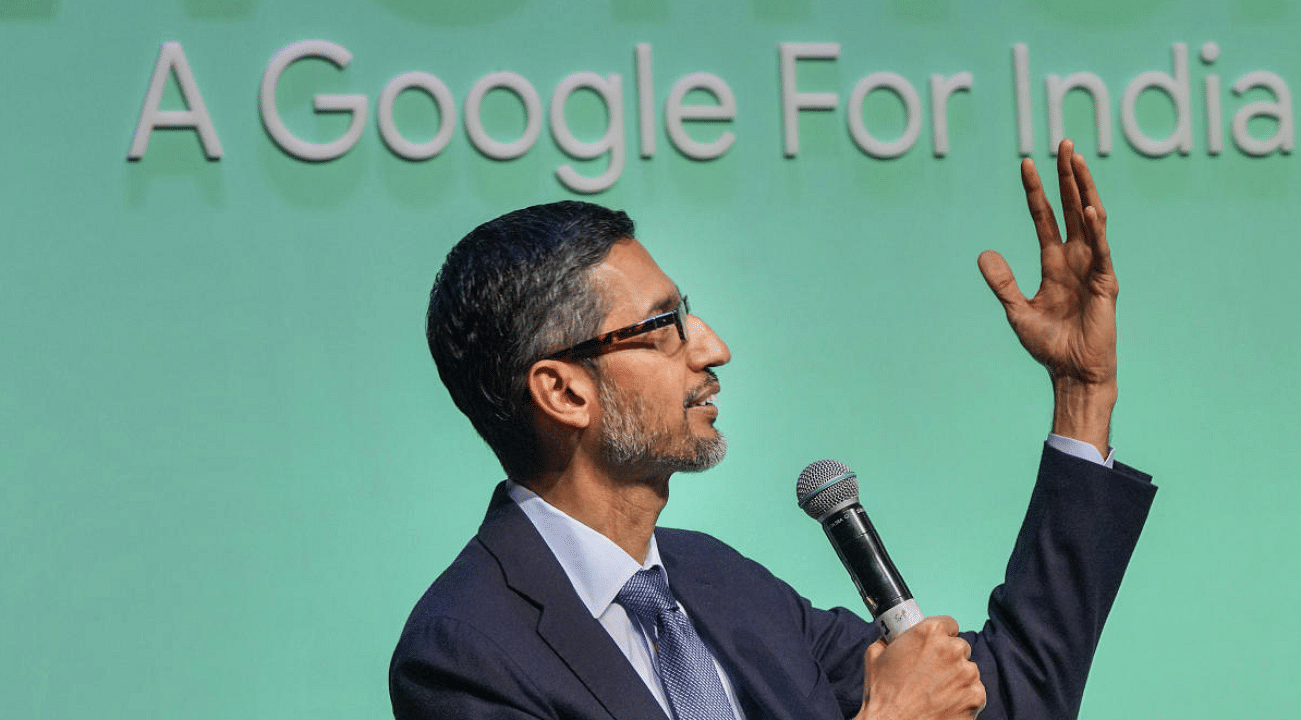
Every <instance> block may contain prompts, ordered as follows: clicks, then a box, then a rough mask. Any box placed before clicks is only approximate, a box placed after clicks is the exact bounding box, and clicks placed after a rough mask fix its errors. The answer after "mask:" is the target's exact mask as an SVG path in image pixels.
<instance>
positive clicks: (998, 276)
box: [976, 250, 1026, 309]
mask: <svg viewBox="0 0 1301 720" xmlns="http://www.w3.org/2000/svg"><path fill="white" fill-rule="evenodd" d="M976 264H977V265H979V266H980V274H981V275H984V276H985V282H986V283H988V284H989V289H990V290H993V291H994V295H995V296H996V297H997V298H998V301H999V302H1001V303H1003V306H1004V307H1005V308H1009V309H1010V307H1011V306H1013V305H1019V304H1021V303H1024V302H1026V299H1025V295H1023V294H1021V289H1020V288H1018V287H1017V286H1016V278H1015V277H1013V276H1012V268H1010V267H1008V266H1007V261H1006V260H1004V259H1003V256H1002V255H999V254H998V253H997V252H995V251H993V250H986V251H985V252H983V253H981V254H980V257H979V258H977V259H976Z"/></svg>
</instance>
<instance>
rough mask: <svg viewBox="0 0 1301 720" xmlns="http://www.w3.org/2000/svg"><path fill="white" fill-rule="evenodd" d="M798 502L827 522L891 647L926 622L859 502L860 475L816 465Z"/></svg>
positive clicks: (798, 490)
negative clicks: (892, 641) (918, 625)
mask: <svg viewBox="0 0 1301 720" xmlns="http://www.w3.org/2000/svg"><path fill="white" fill-rule="evenodd" d="M795 498H796V500H798V501H799V505H800V509H802V510H803V511H804V512H806V513H808V516H809V517H811V518H813V519H814V520H817V521H818V522H820V523H822V529H823V530H825V531H826V533H827V538H828V539H829V540H831V545H832V547H834V548H836V554H837V555H839V556H840V561H841V562H842V563H844V565H845V569H846V570H848V571H849V576H850V577H851V578H853V580H854V586H855V587H857V588H858V594H859V595H861V596H862V598H863V602H864V603H866V604H867V609H868V611H869V612H871V613H872V619H873V620H875V621H876V624H877V627H879V628H880V629H881V636H882V637H884V638H885V641H886V642H890V641H891V640H893V639H895V638H896V637H898V636H899V634H900V633H902V632H903V631H905V630H907V629H908V628H910V627H912V626H914V625H916V624H917V623H919V622H921V621H922V620H923V619H924V617H925V616H924V615H922V611H921V609H920V608H918V607H917V601H916V600H914V599H913V595H912V593H911V592H910V591H909V590H908V585H906V584H905V583H904V581H903V578H902V577H901V576H900V575H899V571H898V570H896V569H895V567H894V563H893V562H891V560H890V556H889V555H887V554H886V552H885V546H884V545H882V544H881V538H880V537H878V536H877V534H876V528H874V527H872V521H871V520H868V519H867V513H866V512H863V506H862V505H860V504H859V503H858V476H857V475H855V474H854V472H853V471H852V470H850V469H849V468H847V467H845V465H844V464H843V463H839V462H836V461H835V460H819V461H818V462H815V463H812V464H811V465H809V466H808V467H806V468H804V472H802V473H800V478H799V480H797V481H796V483H795Z"/></svg>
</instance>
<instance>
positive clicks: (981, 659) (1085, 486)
mask: <svg viewBox="0 0 1301 720" xmlns="http://www.w3.org/2000/svg"><path fill="white" fill-rule="evenodd" d="M1155 493H1156V487H1155V486H1153V485H1152V484H1151V478H1150V477H1149V476H1148V475H1146V474H1144V473H1141V472H1139V471H1137V470H1134V469H1133V468H1130V467H1128V466H1125V465H1122V464H1120V463H1117V464H1116V468H1115V469H1114V470H1112V469H1108V468H1105V467H1103V466H1101V465H1097V464H1095V463H1091V462H1088V461H1087V460H1081V459H1079V458H1075V457H1072V456H1070V455H1067V454H1065V453H1062V452H1060V451H1057V450H1054V449H1052V448H1049V447H1045V448H1044V454H1043V458H1042V460H1041V462H1040V467H1039V478H1038V482H1037V483H1036V485H1035V489H1034V492H1033V493H1032V495H1031V498H1030V507H1029V509H1028V510H1027V512H1026V517H1025V521H1024V523H1023V524H1022V526H1021V532H1020V534H1019V535H1018V536H1017V540H1016V545H1015V547H1014V548H1013V550H1012V556H1011V558H1010V559H1009V561H1008V564H1007V572H1006V575H1005V578H1004V582H1003V583H1002V584H1001V585H999V586H998V587H997V588H995V589H994V591H993V593H992V594H991V595H990V599H989V619H988V620H987V621H986V623H985V626H984V628H983V629H982V630H981V631H980V632H979V633H964V637H966V638H967V640H968V641H969V642H970V643H971V645H972V660H973V661H975V662H976V663H977V665H979V666H980V675H981V679H982V681H983V682H984V683H985V690H986V693H987V695H988V705H987V706H986V708H985V711H984V712H983V713H981V718H982V720H995V719H998V718H1018V719H1026V720H1028V719H1033V718H1052V719H1053V720H1068V719H1070V718H1075V717H1077V716H1078V715H1079V711H1080V702H1081V700H1082V698H1083V695H1084V682H1085V680H1086V679H1087V678H1088V674H1089V667H1090V665H1091V663H1092V661H1093V654H1094V651H1095V650H1096V649H1097V645H1098V640H1099V638H1100V637H1101V635H1102V628H1103V624H1104V623H1105V622H1106V620H1107V614H1108V613H1109V612H1110V610H1111V605H1112V601H1113V600H1114V599H1115V597H1116V593H1117V591H1118V590H1119V589H1120V582H1121V578H1122V577H1123V576H1124V574H1125V568H1126V566H1127V565H1128V564H1129V559H1130V556H1131V554H1132V553H1133V549H1134V546H1135V544H1136V543H1137V541H1138V536H1139V533H1140V532H1141V531H1142V528H1143V524H1144V521H1145V520H1146V518H1147V513H1148V509H1149V507H1150V506H1151V503H1152V499H1153V496H1154V495H1155Z"/></svg>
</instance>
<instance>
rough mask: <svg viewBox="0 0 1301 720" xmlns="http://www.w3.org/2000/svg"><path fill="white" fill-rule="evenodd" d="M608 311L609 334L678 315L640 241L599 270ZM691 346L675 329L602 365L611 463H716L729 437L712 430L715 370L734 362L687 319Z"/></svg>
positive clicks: (619, 348)
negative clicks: (659, 317)
mask: <svg viewBox="0 0 1301 720" xmlns="http://www.w3.org/2000/svg"><path fill="white" fill-rule="evenodd" d="M592 282H593V283H594V284H595V286H596V288H597V289H598V290H599V291H600V292H603V293H604V294H605V296H606V298H607V302H608V303H609V307H610V312H609V314H608V315H607V316H606V318H605V321H604V322H603V323H602V325H601V332H608V331H610V330H614V329H616V328H620V327H623V326H625V325H631V324H633V323H635V322H639V321H641V320H644V319H646V318H648V317H651V316H653V315H656V314H658V313H662V312H667V311H669V310H672V309H673V308H674V306H676V305H677V304H678V301H679V300H680V299H681V296H680V295H679V293H678V288H677V286H676V285H675V284H674V283H673V281H672V280H670V279H669V278H668V276H667V275H665V274H664V272H663V271H662V270H660V268H659V266H658V265H656V264H655V261H654V260H653V259H652V258H651V256H650V254H649V253H647V252H646V249H645V248H643V247H642V246H641V244H640V243H638V242H637V241H635V240H630V241H625V242H620V243H617V244H616V245H615V246H614V248H613V249H612V250H611V251H610V254H609V255H608V256H607V257H606V259H605V260H604V261H603V262H602V263H601V264H600V265H598V266H596V267H595V268H593V271H592ZM684 321H685V322H686V324H687V341H686V342H685V343H684V342H683V341H682V340H681V338H680V337H679V336H678V331H677V328H676V327H674V326H672V325H669V326H667V327H663V328H660V329H658V330H654V331H652V332H650V333H646V334H645V335H639V336H637V337H633V338H630V339H628V340H626V341H623V342H621V343H618V344H616V345H615V346H614V347H612V348H611V350H610V351H609V352H606V353H605V354H604V355H602V356H601V359H600V361H599V362H600V378H599V391H600V395H599V403H600V406H601V421H600V422H601V424H600V435H599V438H600V452H601V454H602V457H603V459H604V460H605V461H606V462H608V463H609V464H611V465H613V466H616V467H621V468H629V469H631V468H637V469H640V470H644V471H650V472H654V473H655V474H667V473H671V472H679V471H681V472H693V471H699V470H705V469H707V468H710V467H713V466H714V465H716V464H718V462H719V461H720V460H722V459H723V454H724V453H725V452H726V451H727V439H726V438H724V437H723V435H722V433H720V432H719V431H718V430H717V429H715V428H714V421H715V419H716V418H717V417H718V408H717V406H716V405H715V404H714V400H715V398H716V394H717V393H718V390H719V385H718V379H717V377H716V376H715V375H714V372H713V370H712V368H713V367H715V366H717V365H722V364H724V363H726V362H727V361H728V360H730V359H731V353H730V352H729V350H728V348H727V345H726V344H724V343H723V341H722V340H721V339H719V337H718V336H717V335H715V334H714V332H713V330H711V329H710V328H709V326H708V325H706V324H705V323H704V321H702V320H700V319H699V318H697V317H694V316H690V317H688V318H685V319H684Z"/></svg>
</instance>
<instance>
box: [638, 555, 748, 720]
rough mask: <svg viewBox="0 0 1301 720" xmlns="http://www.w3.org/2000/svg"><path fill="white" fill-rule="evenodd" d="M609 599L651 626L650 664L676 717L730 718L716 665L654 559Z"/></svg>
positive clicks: (691, 719) (681, 719) (694, 719)
mask: <svg viewBox="0 0 1301 720" xmlns="http://www.w3.org/2000/svg"><path fill="white" fill-rule="evenodd" d="M614 601H615V602H617V603H619V604H620V605H622V606H623V607H624V609H625V610H627V611H628V612H630V613H632V614H633V615H636V616H637V619H639V620H640V621H641V623H642V626H643V627H646V628H654V629H655V633H656V641H655V647H656V652H655V658H654V660H655V666H656V667H657V668H659V674H660V682H661V683H663V684H664V692H665V693H666V694H667V695H668V697H669V705H670V706H671V707H672V708H673V716H674V718H675V719H676V720H735V719H736V716H735V715H734V714H733V713H732V704H731V703H730V702H728V700H727V694H726V693H725V692H724V691H723V683H722V681H721V680H719V679H718V670H717V668H716V667H715V666H714V660H713V658H712V657H711V656H710V654H709V651H708V650H706V649H705V643H704V642H703V641H702V640H701V639H700V636H699V635H697V634H696V627H695V626H694V625H692V624H691V620H690V619H689V618H688V617H687V616H686V615H685V614H683V613H682V611H681V610H678V606H677V603H676V602H674V600H673V598H672V597H671V596H670V595H669V586H668V583H666V582H665V581H664V571H663V570H661V569H660V567H659V566H658V565H656V566H655V567H653V568H651V569H649V570H639V571H637V574H635V575H633V576H632V577H631V578H628V582H626V583H624V586H623V589H622V590H620V591H619V594H618V595H616V596H615V598H614Z"/></svg>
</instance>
